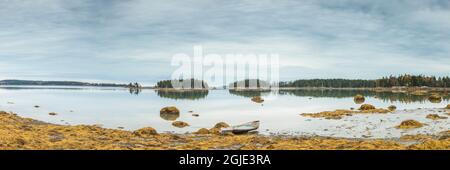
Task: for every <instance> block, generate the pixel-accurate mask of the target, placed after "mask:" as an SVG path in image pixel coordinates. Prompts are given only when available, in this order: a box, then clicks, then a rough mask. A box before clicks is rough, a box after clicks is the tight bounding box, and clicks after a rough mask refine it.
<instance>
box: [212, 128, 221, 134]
mask: <svg viewBox="0 0 450 170" xmlns="http://www.w3.org/2000/svg"><path fill="white" fill-rule="evenodd" d="M209 133H210V134H215V135H219V134H220V128H215V127H214V128H211V129H209Z"/></svg>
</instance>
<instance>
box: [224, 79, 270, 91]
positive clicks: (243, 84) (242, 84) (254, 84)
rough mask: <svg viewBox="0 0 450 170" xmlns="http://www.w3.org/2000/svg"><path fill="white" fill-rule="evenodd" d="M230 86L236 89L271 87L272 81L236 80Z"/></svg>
mask: <svg viewBox="0 0 450 170" xmlns="http://www.w3.org/2000/svg"><path fill="white" fill-rule="evenodd" d="M228 88H230V89H235V88H254V89H258V88H270V83H268V82H266V81H263V80H259V79H245V80H241V81H236V82H234V83H230V84H229V85H228Z"/></svg>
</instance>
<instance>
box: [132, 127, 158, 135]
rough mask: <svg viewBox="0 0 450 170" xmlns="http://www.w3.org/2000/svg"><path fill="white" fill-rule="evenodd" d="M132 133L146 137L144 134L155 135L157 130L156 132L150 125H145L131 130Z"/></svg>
mask: <svg viewBox="0 0 450 170" xmlns="http://www.w3.org/2000/svg"><path fill="white" fill-rule="evenodd" d="M133 134H134V135H136V136H140V137H146V136H152V135H157V134H158V132H156V130H155V129H154V128H152V127H145V128H142V129H138V130H135V131H134V132H133Z"/></svg>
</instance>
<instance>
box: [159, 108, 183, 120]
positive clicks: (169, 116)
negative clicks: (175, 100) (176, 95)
mask: <svg viewBox="0 0 450 170" xmlns="http://www.w3.org/2000/svg"><path fill="white" fill-rule="evenodd" d="M159 116H160V117H161V118H162V119H164V120H167V121H174V120H177V119H178V117H180V110H178V108H176V107H174V106H170V107H164V108H162V109H161V111H160V112H159Z"/></svg>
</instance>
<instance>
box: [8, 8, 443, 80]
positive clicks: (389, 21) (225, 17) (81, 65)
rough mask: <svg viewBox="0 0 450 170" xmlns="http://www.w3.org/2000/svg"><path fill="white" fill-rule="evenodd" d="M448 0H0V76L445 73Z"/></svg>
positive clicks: (129, 77)
mask: <svg viewBox="0 0 450 170" xmlns="http://www.w3.org/2000/svg"><path fill="white" fill-rule="evenodd" d="M449 30H450V1H448V0H376V1H373V0H331V1H330V0H227V1H223V0H77V1H73V0H33V1H28V0H0V79H27V80H76V81H91V82H135V81H137V82H141V83H144V84H153V83H155V82H157V81H158V80H161V79H169V78H170V77H171V74H172V73H173V72H174V70H176V69H177V67H174V66H172V65H171V64H170V63H171V60H172V57H173V56H174V55H175V54H177V53H186V54H192V53H193V46H195V45H201V46H202V47H203V49H204V52H205V53H215V54H229V53H242V54H247V53H251V54H269V53H271V54H278V55H279V56H280V79H281V80H294V79H310V78H351V79H373V78H379V77H382V76H388V75H398V74H404V73H408V74H425V75H436V76H448V75H449V73H450V31H449Z"/></svg>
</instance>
